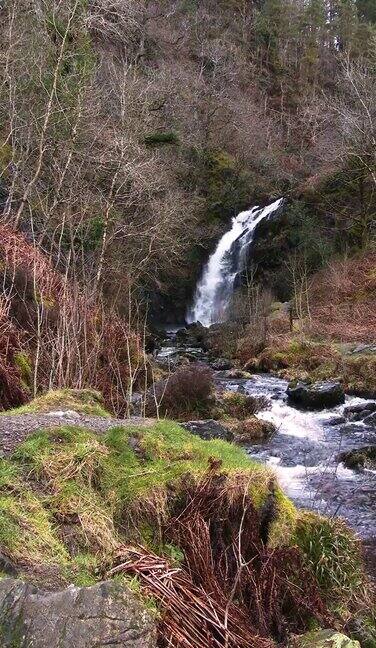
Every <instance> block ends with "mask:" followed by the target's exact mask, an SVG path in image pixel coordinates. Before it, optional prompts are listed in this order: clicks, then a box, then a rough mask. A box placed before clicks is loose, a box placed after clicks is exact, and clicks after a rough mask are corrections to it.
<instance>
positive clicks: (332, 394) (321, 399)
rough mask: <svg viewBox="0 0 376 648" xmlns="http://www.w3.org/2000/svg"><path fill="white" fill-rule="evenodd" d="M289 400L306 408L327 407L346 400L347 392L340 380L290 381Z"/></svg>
mask: <svg viewBox="0 0 376 648" xmlns="http://www.w3.org/2000/svg"><path fill="white" fill-rule="evenodd" d="M287 395H288V397H289V401H290V402H291V403H293V404H294V405H298V406H300V407H303V408H304V409H325V408H326V407H335V406H336V405H340V404H341V403H344V402H345V393H344V391H343V387H342V385H341V384H340V383H339V382H335V381H329V380H327V381H323V382H317V383H313V384H308V383H304V382H295V381H294V382H293V383H290V384H289V386H288V388H287Z"/></svg>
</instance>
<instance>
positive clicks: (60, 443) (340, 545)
mask: <svg viewBox="0 0 376 648" xmlns="http://www.w3.org/2000/svg"><path fill="white" fill-rule="evenodd" d="M140 545H141V546H142V547H143V549H142V551H143V552H145V553H144V554H143V555H145V556H146V557H147V556H154V557H155V556H160V557H161V560H163V561H164V562H163V564H166V566H167V565H169V566H170V567H171V568H172V569H173V570H174V569H177V570H178V571H177V573H180V572H179V570H183V573H184V574H185V576H184V578H183V580H184V579H185V580H184V582H185V583H186V584H187V583H188V586H189V588H193V589H192V591H191V590H190V591H191V593H192V592H193V593H194V592H196V589H195V588H197V587H198V588H199V589H200V592H201V594H200V596H201V595H202V592H210V596H211V597H212V598H213V601H214V602H215V601H216V603H215V605H217V604H219V605H220V608H221V610H222V611H223V609H224V607H223V605H225V606H226V601H230V604H229V605H230V607H229V610H231V614H233V615H234V616H233V618H234V619H237V618H238V619H240V620H241V623H242V624H243V623H244V622H245V621H244V620H245V618H246V617H245V616H244V611H245V612H246V615H247V614H248V617H249V619H250V626H249V628H250V630H251V629H252V628H253V630H252V632H253V631H254V630H255V631H256V632H258V633H260V632H261V634H262V635H263V636H265V637H269V636H271V637H273V638H274V639H275V638H278V639H281V638H283V637H285V636H286V632H287V631H288V629H289V630H297V631H299V632H300V631H304V630H305V629H306V628H307V627H308V625H309V620H310V619H311V618H312V616H314V617H315V618H318V619H319V620H320V622H321V623H323V624H325V623H327V622H329V620H331V619H332V612H331V611H329V608H330V607H333V604H334V603H335V608H336V610H337V609H339V608H340V607H341V606H342V607H344V606H346V605H348V606H350V605H351V606H353V607H354V606H355V603H356V599H357V598H360V597H361V594H363V593H364V596H365V594H366V587H365V580H364V577H363V571H362V566H361V562H360V557H359V556H360V554H359V548H358V546H357V543H356V542H355V541H354V540H353V538H352V535H351V533H350V532H349V531H348V530H347V529H346V527H345V526H344V525H342V523H336V524H334V523H332V522H331V521H327V520H326V519H324V518H320V517H318V516H316V515H314V514H309V515H307V516H305V515H301V514H298V513H297V511H296V509H295V507H294V506H293V504H292V503H291V502H290V501H289V500H288V499H287V498H286V497H285V495H284V494H283V493H282V491H281V490H280V488H279V487H278V484H277V483H276V480H275V477H274V475H273V473H271V472H270V471H269V470H268V469H267V468H266V467H265V466H263V465H262V464H259V463H257V462H256V461H253V460H250V459H249V457H248V456H247V455H246V454H245V453H244V452H243V450H242V449H240V448H238V447H236V446H234V445H232V444H229V443H226V442H224V441H220V440H211V441H203V440H201V439H200V438H199V437H197V436H194V435H192V434H191V433H190V432H188V431H187V430H185V429H183V428H181V427H180V426H179V425H178V424H176V423H173V422H170V421H163V422H157V423H155V425H153V426H151V427H137V426H135V427H127V428H122V427H115V428H112V429H111V430H109V431H108V432H107V434H105V435H103V436H97V435H95V434H94V433H93V432H91V431H88V430H85V429H83V428H80V427H76V426H74V427H70V426H63V427H61V428H58V429H56V428H55V429H50V430H46V429H44V430H41V431H39V432H37V433H35V434H33V435H31V436H30V437H29V438H28V439H27V440H25V441H24V442H23V443H22V444H20V445H19V446H18V447H17V449H16V451H15V452H14V453H13V454H12V455H11V456H10V457H9V458H7V459H3V460H1V461H0V551H1V553H2V554H3V555H4V556H5V557H6V558H7V559H8V560H9V561H10V562H11V563H13V564H14V565H16V566H17V567H18V569H19V570H21V576H23V577H24V578H29V579H31V580H33V570H38V574H39V578H40V573H41V570H42V571H43V567H45V568H46V569H47V567H48V566H50V567H51V566H54V568H56V569H57V570H58V572H59V582H60V583H61V582H65V583H69V582H73V583H75V584H77V585H80V586H86V585H91V584H93V583H95V582H97V581H99V580H102V579H103V578H105V577H106V574H107V573H108V570H110V572H111V568H112V567H113V566H114V564H116V561H117V560H118V557H119V555H121V554H122V552H124V551H125V549H124V547H130V546H133V547H134V546H137V547H140ZM153 560H154V559H153ZM241 565H244V567H241V569H240V572H239V573H238V570H239V568H240V566H241ZM166 569H167V567H166ZM136 571H137V570H136ZM128 576H132V577H134V576H137V577H138V576H139V577H140V579H141V580H140V581H139V580H136V581H134V583H133V587H134V588H135V589H138V588H139V587H140V583H141V585H142V578H144V576H142V574H137V573H136V572H134V573H128ZM119 577H120V576H119ZM178 580H179V579H178ZM189 583H190V585H189ZM141 590H142V591H141V593H142V595H146V596H147V597H148V596H149V595H152V596H154V594H153V592H151V591H149V590H148V589H147V588H146V589H145V588H143V587H141ZM205 596H206V594H205ZM208 596H209V594H208ZM157 600H158V596H157ZM218 602H219V603H218ZM160 604H161V606H162V610H164V607H163V605H164V604H163V601H162V602H161V603H160ZM150 605H151V606H152V607H153V605H155V603H154V602H153V601H151V603H150ZM221 606H222V607H221ZM239 606H240V607H239ZM221 614H222V613H221ZM249 615H251V616H249ZM235 626H236V623H235ZM244 632H245V631H244ZM244 636H245V635H244ZM247 645H248V644H247ZM268 645H269V644H268ZM270 645H272V643H271V644H270Z"/></svg>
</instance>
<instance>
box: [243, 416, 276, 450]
mask: <svg viewBox="0 0 376 648" xmlns="http://www.w3.org/2000/svg"><path fill="white" fill-rule="evenodd" d="M275 432H276V427H275V425H274V424H273V423H270V422H269V421H263V420H262V419H259V418H257V417H256V416H252V417H250V418H248V419H246V420H245V421H239V424H238V426H237V427H236V429H235V430H234V435H235V437H234V439H235V442H236V443H239V444H242V445H247V444H252V443H257V442H263V441H267V440H268V439H270V437H271V436H273V434H274V433H275Z"/></svg>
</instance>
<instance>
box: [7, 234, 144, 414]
mask: <svg viewBox="0 0 376 648" xmlns="http://www.w3.org/2000/svg"><path fill="white" fill-rule="evenodd" d="M0 255H1V260H2V273H3V281H2V283H3V291H4V295H5V298H4V299H5V301H4V308H3V309H2V311H1V313H0V316H1V320H0V325H1V327H2V329H1V330H3V331H4V332H5V333H6V336H7V337H8V339H9V344H8V346H7V349H6V351H3V353H2V354H0V355H1V374H2V386H3V395H2V397H1V406H2V407H5V408H7V407H10V406H15V405H19V404H20V403H22V402H24V401H25V399H26V392H25V390H24V389H23V388H22V386H21V382H20V375H19V372H18V370H17V368H16V366H15V364H14V353H15V352H16V351H17V350H21V349H22V351H23V352H24V353H26V354H27V355H28V356H29V361H30V365H31V366H32V378H31V380H30V384H29V385H28V388H29V390H30V394H31V395H36V394H37V393H38V392H39V391H40V390H45V389H52V388H64V387H72V388H78V389H80V388H84V387H94V388H97V389H99V390H100V391H101V392H102V393H103V395H104V398H105V401H106V404H107V406H108V407H109V408H110V409H111V410H113V411H114V412H116V413H117V414H118V415H123V414H127V413H128V411H129V398H130V393H131V391H132V388H133V386H134V384H135V383H136V381H137V380H138V379H139V377H140V375H141V374H142V373H143V371H144V362H143V353H142V347H141V339H140V337H139V336H138V335H137V334H136V333H134V332H133V331H131V329H130V327H129V325H128V322H126V321H125V320H124V319H122V318H121V317H120V316H118V315H117V314H116V312H111V313H110V314H109V313H108V312H107V310H106V309H105V307H104V305H103V304H102V302H101V299H100V297H98V296H97V295H96V294H95V293H94V292H92V293H90V292H89V291H87V290H86V291H85V290H83V289H82V288H80V287H79V286H78V285H77V283H76V282H74V281H72V280H69V279H68V277H67V276H63V275H61V274H59V273H58V272H57V271H55V270H54V269H53V267H52V263H51V262H50V261H49V260H48V259H47V258H46V257H45V256H44V255H43V253H42V252H40V251H39V250H38V249H37V248H36V247H35V246H33V245H32V244H31V243H29V242H28V241H27V239H26V238H25V237H24V236H23V235H22V234H20V233H16V232H14V231H13V230H12V229H11V228H9V227H8V226H5V225H0ZM10 332H11V333H12V335H11V337H9V336H10ZM21 339H22V347H21ZM4 344H5V343H4ZM4 344H3V347H4Z"/></svg>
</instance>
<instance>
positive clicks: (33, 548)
mask: <svg viewBox="0 0 376 648" xmlns="http://www.w3.org/2000/svg"><path fill="white" fill-rule="evenodd" d="M0 547H2V548H3V549H4V550H5V552H6V554H8V555H9V556H11V558H12V559H13V560H15V561H17V560H20V561H21V562H26V563H39V562H44V563H63V562H65V561H66V560H67V557H68V555H67V552H66V550H65V548H64V547H63V545H62V544H61V542H60V541H59V540H58V539H57V536H56V529H55V527H54V524H53V519H52V516H51V514H50V513H49V512H48V511H47V510H46V509H45V507H44V505H43V498H41V497H38V496H37V495H36V494H34V493H33V492H32V490H31V489H30V487H29V486H28V484H27V483H26V482H25V481H24V480H23V479H22V478H21V476H20V472H19V471H18V470H17V466H15V465H13V464H12V463H11V462H10V461H7V460H2V461H1V462H0Z"/></svg>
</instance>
